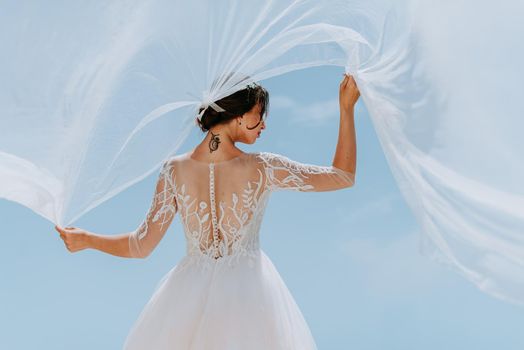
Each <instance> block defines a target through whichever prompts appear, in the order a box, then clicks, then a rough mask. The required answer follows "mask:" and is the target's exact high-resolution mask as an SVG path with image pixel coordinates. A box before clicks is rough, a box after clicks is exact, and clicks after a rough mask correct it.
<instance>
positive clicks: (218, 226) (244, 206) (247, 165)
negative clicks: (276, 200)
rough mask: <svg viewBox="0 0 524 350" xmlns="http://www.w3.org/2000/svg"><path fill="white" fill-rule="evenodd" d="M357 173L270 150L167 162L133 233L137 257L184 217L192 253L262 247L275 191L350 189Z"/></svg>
mask: <svg viewBox="0 0 524 350" xmlns="http://www.w3.org/2000/svg"><path fill="white" fill-rule="evenodd" d="M354 182H355V176H354V174H353V173H350V172H347V171H344V170H342V169H339V168H336V167H334V166H318V165H313V164H305V163H299V162H297V161H293V160H291V159H289V158H287V157H285V156H283V155H280V154H276V153H270V152H257V153H243V154H241V155H240V156H237V157H236V158H233V159H230V160H226V161H221V162H213V163H207V162H203V161H199V160H196V159H193V158H191V157H190V156H189V153H186V154H182V155H178V156H174V157H172V158H170V159H168V160H167V161H165V162H164V163H163V165H162V168H161V170H160V174H159V176H158V181H157V183H156V188H155V193H154V196H153V200H152V203H151V207H150V209H149V211H148V213H147V216H146V218H145V219H144V221H143V222H142V223H141V224H140V226H139V227H138V228H137V229H136V230H135V231H134V232H132V233H131V234H130V236H129V247H130V253H131V256H132V257H136V258H145V257H147V256H148V255H149V254H150V253H151V252H152V251H153V250H154V248H155V247H156V246H157V244H158V243H159V241H160V240H161V239H162V237H163V236H164V234H165V232H166V230H167V228H168V227H169V225H170V224H171V222H172V220H173V218H174V216H175V214H176V213H179V215H180V218H181V221H182V226H183V229H184V235H185V238H186V253H187V255H197V256H206V257H210V258H213V259H219V258H221V257H224V256H235V255H237V256H238V255H243V254H251V253H253V252H256V251H257V250H258V249H259V229H260V224H261V221H262V217H263V214H264V209H265V207H266V204H267V200H268V197H269V195H270V193H271V192H272V191H277V190H285V189H287V190H295V191H304V192H306V191H316V192H320V191H333V190H338V189H343V188H347V187H350V186H352V185H353V184H354Z"/></svg>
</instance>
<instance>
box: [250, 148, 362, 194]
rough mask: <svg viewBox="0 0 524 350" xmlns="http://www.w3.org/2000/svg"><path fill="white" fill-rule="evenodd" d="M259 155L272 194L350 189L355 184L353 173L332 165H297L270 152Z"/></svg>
mask: <svg viewBox="0 0 524 350" xmlns="http://www.w3.org/2000/svg"><path fill="white" fill-rule="evenodd" d="M259 155H260V159H262V160H263V164H264V173H265V185H266V188H267V189H269V190H271V191H276V190H294V191H301V192H323V191H335V190H339V189H342V188H346V187H351V186H353V184H354V183H355V174H354V173H351V172H348V171H345V170H342V169H339V168H337V167H335V166H332V165H331V166H319V165H314V164H306V163H300V162H297V161H294V160H291V159H289V158H288V157H286V156H283V155H280V154H276V153H270V152H260V153H259Z"/></svg>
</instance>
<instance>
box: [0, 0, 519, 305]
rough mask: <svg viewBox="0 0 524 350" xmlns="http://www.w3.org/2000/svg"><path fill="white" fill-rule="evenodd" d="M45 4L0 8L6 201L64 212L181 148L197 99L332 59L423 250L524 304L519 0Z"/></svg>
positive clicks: (0, 170) (0, 156) (66, 216)
mask: <svg viewBox="0 0 524 350" xmlns="http://www.w3.org/2000/svg"><path fill="white" fill-rule="evenodd" d="M53 4H54V5H56V6H53V7H49V3H45V4H44V3H36V2H34V3H32V4H30V5H28V4H27V3H24V2H2V3H0V6H1V8H0V44H1V50H2V55H0V77H1V81H2V83H1V84H0V105H1V106H2V112H1V118H0V196H1V197H3V198H7V199H10V200H13V201H16V202H18V203H20V204H22V205H25V206H27V207H29V208H31V209H32V210H34V211H35V212H36V213H38V214H40V215H42V216H43V217H45V218H47V219H48V220H50V221H52V222H54V223H57V224H60V225H64V226H65V225H71V224H72V223H73V222H74V221H75V220H76V219H78V218H79V217H81V216H82V215H83V214H85V213H86V212H87V211H89V210H90V209H92V208H94V207H96V206H97V205H99V204H100V203H102V202H104V201H105V200H107V199H109V198H111V197H112V196H114V195H116V194H117V193H119V192H120V191H122V190H124V189H125V188H127V187H129V186H131V185H132V184H134V183H136V182H137V181H140V180H141V179H143V178H144V177H146V176H147V175H149V174H150V173H151V172H153V171H155V169H157V168H158V167H159V166H161V165H162V164H163V162H164V161H165V159H167V158H168V157H169V156H171V155H173V154H176V152H177V150H178V149H179V147H180V146H181V144H182V143H183V142H184V140H185V139H186V137H187V135H188V133H189V131H190V129H191V128H192V127H194V118H195V116H196V112H197V108H198V107H199V106H200V104H202V103H204V104H206V103H209V102H212V101H215V100H217V99H219V98H221V97H223V96H226V95H228V94H230V93H233V92H234V91H236V90H238V89H240V88H242V87H244V86H245V85H246V84H248V83H250V82H252V81H263V80H264V79H267V78H270V77H273V76H277V75H281V74H285V73H287V72H290V71H294V70H299V69H304V68H308V67H314V66H321V65H335V66H340V67H343V68H344V70H345V71H346V72H348V73H351V74H353V75H354V76H355V79H356V81H357V84H358V86H359V89H360V92H361V96H362V101H363V102H364V104H365V106H366V108H367V110H368V111H369V115H370V117H371V119H372V122H373V125H374V127H375V129H376V132H377V136H378V138H379V140H380V143H381V145H382V148H383V151H384V153H385V155H386V159H387V161H388V163H389V165H390V167H391V170H392V172H393V175H394V176H395V179H396V181H397V183H398V185H399V187H400V189H401V191H402V193H403V195H404V197H405V199H406V201H407V203H408V205H409V206H410V207H411V209H412V210H413V213H414V215H415V218H416V219H417V221H418V222H419V224H420V228H421V230H420V231H421V236H420V237H421V238H422V239H421V243H422V244H421V248H423V249H422V252H423V253H424V254H427V255H428V256H430V257H432V258H434V259H436V260H438V261H440V262H443V263H446V264H448V265H449V266H450V267H452V268H454V269H456V271H458V272H460V273H461V274H463V275H464V276H465V277H466V278H468V279H469V280H470V281H472V282H473V283H475V284H476V285H477V286H478V287H479V288H481V289H482V290H484V291H486V292H488V293H490V294H492V295H495V296H497V297H500V298H502V299H505V300H508V301H512V302H516V303H520V304H522V303H524V209H523V208H524V184H523V181H522V179H523V178H524V165H523V164H524V162H523V161H522V154H521V152H522V149H524V145H523V143H524V141H523V140H524V139H523V138H522V137H521V132H522V130H523V129H524V128H523V126H524V125H523V124H524V121H523V118H522V115H523V108H522V104H521V103H520V101H522V97H523V96H522V91H523V90H522V88H521V84H522V82H521V81H520V77H521V76H522V73H523V68H522V64H521V62H523V61H524V43H523V42H522V40H520V39H519V38H520V35H518V34H519V33H522V32H524V28H523V26H524V24H523V21H522V20H521V17H522V16H521V14H522V13H523V5H522V4H521V2H520V1H516V0H506V1H502V2H498V3H496V4H492V3H487V2H483V3H478V2H476V1H472V0H464V1H460V2H443V1H436V0H426V1H414V2H410V1H385V0H384V1H373V0H369V1H368V0H365V1H364V0H361V1H336V0H335V1H328V0H325V1H323V0H314V1H313V0H311V1H308V0H304V1H290V0H274V1H266V0H264V1H262V0H260V1H257V0H255V1H240V0H229V1H224V2H218V1H211V0H196V1H191V2H188V1H177V0H149V1H133V0H130V1H116V0H115V1H110V2H105V3H104V4H103V5H101V4H99V3H98V2H83V3H81V4H80V3H76V2H66V1H56V2H53ZM188 28H190V29H191V30H188ZM171 213H172V210H171V211H170V212H166V213H163V214H162V215H166V216H168V215H171ZM162 224H163V225H166V224H167V222H164V223H160V227H162ZM152 225H153V226H155V225H157V224H156V223H153V224H152ZM144 244H145V241H144ZM147 246H148V245H147V244H145V246H144V248H143V250H144V251H145V252H147V251H148V249H151V247H149V248H147ZM135 248H136V249H139V248H140V246H137V247H135ZM137 254H139V253H138V250H137ZM140 254H145V253H144V252H142V253H140Z"/></svg>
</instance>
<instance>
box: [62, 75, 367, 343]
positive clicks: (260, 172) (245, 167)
mask: <svg viewBox="0 0 524 350" xmlns="http://www.w3.org/2000/svg"><path fill="white" fill-rule="evenodd" d="M359 96H360V93H359V91H358V88H357V86H356V84H355V81H354V79H353V77H352V76H350V75H344V78H343V80H342V82H341V83H340V87H339V105H340V124H339V134H338V143H337V145H336V150H335V154H334V157H333V162H332V165H331V166H319V165H313V164H306V163H299V162H297V161H294V160H291V159H289V158H287V157H285V156H283V155H280V154H276V153H271V152H253V153H246V152H243V151H241V150H240V149H239V148H237V147H236V146H235V143H236V142H242V143H247V144H253V143H254V142H255V141H256V139H257V138H258V137H260V136H261V133H262V130H264V129H265V117H266V116H267V108H268V104H269V94H268V92H267V91H266V90H265V89H264V88H263V87H262V86H260V85H258V84H251V85H249V86H247V87H246V88H244V89H243V90H240V91H237V92H235V93H234V94H232V95H230V96H226V97H224V98H222V99H221V100H218V101H215V103H211V104H210V105H209V106H205V107H202V108H201V110H200V112H201V113H200V114H199V115H201V118H200V119H198V118H197V124H198V126H199V127H200V129H201V130H202V131H203V132H207V134H206V136H205V138H204V140H203V141H202V142H201V143H200V144H199V145H197V146H196V147H195V148H194V149H193V150H192V151H190V152H187V153H185V154H180V155H176V156H172V157H171V158H169V159H167V160H166V161H165V162H164V163H163V165H162V167H161V170H160V172H159V176H158V180H157V183H156V188H155V191H154V196H153V199H152V203H151V207H150V209H149V211H148V213H147V216H146V217H145V219H144V220H143V222H142V223H141V225H140V226H139V227H138V228H137V229H136V230H135V231H133V232H129V233H125V234H120V235H109V236H108V235H101V234H96V233H93V232H89V231H86V230H83V229H80V228H75V227H66V228H62V227H59V226H55V229H56V230H57V231H58V232H59V233H60V237H61V238H62V240H63V241H64V243H65V245H66V247H67V249H68V250H69V251H70V252H77V251H79V250H82V249H86V248H92V249H98V250H100V251H102V252H105V253H108V254H112V255H115V256H119V257H126V258H142V259H143V258H146V257H148V256H149V254H151V252H152V251H153V250H154V249H155V247H156V246H157V245H158V243H159V242H160V240H161V239H162V237H163V236H164V233H165V232H166V230H167V229H168V227H169V225H170V224H171V222H172V220H173V218H174V216H175V214H176V213H179V215H180V219H181V222H182V226H183V229H184V235H185V238H186V255H185V256H184V257H183V258H182V259H181V260H180V261H179V263H178V264H176V265H175V266H174V267H173V268H172V269H171V270H170V271H169V272H168V273H167V274H166V275H165V276H164V277H163V278H162V279H161V281H160V282H159V283H158V285H157V287H156V288H155V291H154V293H153V295H152V296H151V298H150V300H149V301H148V302H147V304H146V305H145V307H144V308H143V310H142V312H141V313H140V315H139V316H138V318H137V320H136V321H135V323H134V325H133V327H132V328H131V330H130V332H129V334H128V336H127V338H126V340H125V344H124V349H126V350H135V349H142V350H145V349H154V350H161V349H162V350H163V349H166V350H167V349H181V350H182V349H195V350H196V349H198V350H211V349H215V350H218V349H220V350H246V349H249V350H257V349H260V350H262V349H263V350H267V349H272V350H277V349H297V350H298V349H300V350H307V349H316V344H315V341H314V339H313V337H312V334H311V332H310V329H309V327H308V325H307V323H306V321H305V319H304V317H303V315H302V313H301V311H300V309H299V307H298V306H297V304H296V302H295V300H294V298H293V296H292V295H291V294H290V291H289V290H288V288H287V287H286V285H285V283H284V281H283V280H282V278H281V276H280V274H279V273H278V271H277V270H276V268H275V266H274V265H273V263H272V262H271V260H270V259H269V258H268V257H267V255H266V254H265V253H264V252H263V250H261V248H260V245H259V230H260V225H261V222H262V218H263V214H264V209H265V207H266V204H267V200H268V198H269V195H270V193H271V192H273V191H278V190H286V189H287V190H295V191H333V190H338V189H344V188H348V187H351V186H353V184H354V182H355V172H356V137H355V127H354V106H355V103H356V102H357V100H358V98H359Z"/></svg>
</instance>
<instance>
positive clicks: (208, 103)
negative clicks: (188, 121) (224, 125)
mask: <svg viewBox="0 0 524 350" xmlns="http://www.w3.org/2000/svg"><path fill="white" fill-rule="evenodd" d="M202 96H203V98H202V104H201V105H200V108H202V110H201V111H200V113H198V116H197V118H198V120H202V116H203V115H204V112H205V111H206V110H207V109H208V108H209V107H211V108H213V109H214V110H215V111H217V112H225V111H226V110H225V109H223V108H222V107H220V106H219V105H217V104H216V103H215V102H214V101H213V100H214V99H213V98H211V94H210V93H209V92H208V91H203V92H202Z"/></svg>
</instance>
